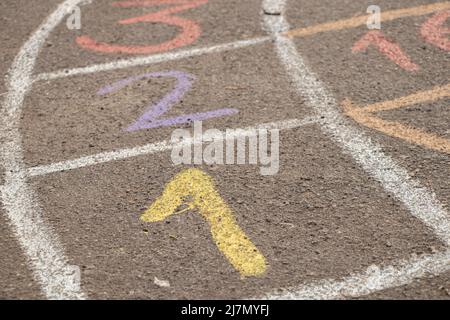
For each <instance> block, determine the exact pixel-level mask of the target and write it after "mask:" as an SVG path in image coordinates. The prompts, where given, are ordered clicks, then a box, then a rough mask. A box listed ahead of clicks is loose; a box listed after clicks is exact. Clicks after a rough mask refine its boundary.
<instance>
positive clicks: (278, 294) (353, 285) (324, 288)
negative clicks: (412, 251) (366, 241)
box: [255, 251, 450, 300]
mask: <svg viewBox="0 0 450 320" xmlns="http://www.w3.org/2000/svg"><path fill="white" fill-rule="evenodd" d="M448 271H450V251H446V252H442V253H437V254H433V255H426V256H422V257H420V258H412V259H410V260H407V261H402V262H399V263H396V265H395V266H393V265H391V266H382V267H379V266H375V265H374V266H371V267H369V268H368V269H367V270H366V271H365V272H363V273H359V274H353V275H350V276H348V277H345V278H344V279H342V280H335V279H322V280H317V281H312V282H309V283H305V284H301V285H299V286H297V287H295V288H293V289H278V290H274V291H273V292H270V293H267V294H265V295H262V296H259V297H256V298H255V299H258V300H259V299H270V300H319V299H322V300H327V299H346V298H356V297H361V296H367V295H369V294H372V293H375V292H378V291H381V290H386V289H390V288H395V287H400V286H403V285H408V284H410V283H412V282H414V281H416V280H418V279H421V278H426V277H434V276H438V275H440V274H442V273H444V272H448Z"/></svg>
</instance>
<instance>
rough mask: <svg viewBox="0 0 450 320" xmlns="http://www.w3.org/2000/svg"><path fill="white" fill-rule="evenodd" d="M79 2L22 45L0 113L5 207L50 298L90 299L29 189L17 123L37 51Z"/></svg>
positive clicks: (70, 2) (68, 4)
mask: <svg viewBox="0 0 450 320" xmlns="http://www.w3.org/2000/svg"><path fill="white" fill-rule="evenodd" d="M80 1H83V0H66V1H64V2H63V3H62V4H61V5H59V6H58V8H57V9H56V10H55V11H54V12H53V13H52V14H51V15H50V16H49V17H48V18H47V19H46V21H45V22H44V23H43V24H42V25H41V26H40V27H39V28H38V29H37V30H36V31H35V32H34V33H33V34H32V36H31V37H30V38H29V40H28V41H27V42H26V43H25V44H24V45H23V46H22V48H21V49H20V52H19V53H18V55H17V56H16V58H15V59H14V62H13V64H12V66H11V68H10V70H9V75H10V77H9V80H8V84H7V90H8V91H7V95H6V97H5V99H4V101H3V103H2V108H1V110H0V121H1V127H0V136H1V140H2V144H1V147H0V151H1V154H0V156H1V159H2V164H3V166H4V169H5V184H4V186H3V187H2V188H1V191H2V192H1V198H2V202H3V206H4V209H5V212H6V216H7V218H8V222H9V223H10V225H11V227H12V229H13V231H14V234H15V236H16V238H17V240H18V242H19V244H20V246H21V248H22V249H23V251H24V253H25V255H26V257H27V259H28V261H29V263H30V265H31V267H32V269H33V275H34V277H35V279H36V281H37V282H38V283H39V284H40V285H41V289H42V291H43V293H44V295H45V296H46V297H47V298H48V299H84V298H86V295H85V294H84V293H83V292H82V290H81V288H80V284H79V283H78V282H77V280H78V278H77V274H76V270H75V269H74V268H73V267H72V266H70V265H69V264H68V260H67V258H66V257H65V254H64V250H63V247H62V246H61V244H60V242H59V240H58V237H57V236H56V234H55V233H54V232H53V230H52V229H51V228H50V227H49V226H48V225H47V223H46V222H45V220H44V218H43V216H42V211H41V208H40V207H39V205H38V203H37V196H36V195H35V193H34V192H33V190H32V188H31V187H29V186H28V184H27V181H26V174H25V172H26V169H25V166H24V164H23V154H22V147H21V146H22V139H21V135H20V131H19V123H20V114H21V107H22V105H23V101H24V98H25V96H26V94H27V93H28V92H29V90H31V86H32V71H33V68H34V65H35V62H36V58H37V56H38V54H39V50H40V48H41V46H42V44H43V43H44V41H45V40H46V38H47V37H48V35H49V34H50V32H51V31H52V30H53V29H54V28H55V27H56V26H57V25H58V24H59V23H60V22H61V21H62V20H63V18H64V17H65V16H66V14H67V13H68V12H69V11H71V9H72V8H73V7H74V6H76V5H78V4H79V3H80Z"/></svg>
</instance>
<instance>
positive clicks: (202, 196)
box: [141, 169, 267, 276]
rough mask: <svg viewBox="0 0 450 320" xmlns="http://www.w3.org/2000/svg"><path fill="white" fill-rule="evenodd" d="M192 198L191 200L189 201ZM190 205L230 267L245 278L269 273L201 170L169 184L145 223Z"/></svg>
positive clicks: (146, 215)
mask: <svg viewBox="0 0 450 320" xmlns="http://www.w3.org/2000/svg"><path fill="white" fill-rule="evenodd" d="M188 198H189V200H187V199H188ZM183 204H187V205H188V208H189V209H191V210H197V211H198V212H199V213H200V214H201V216H202V217H203V218H204V219H205V220H206V222H207V223H208V224H209V227H210V229H211V234H212V237H213V239H214V241H215V243H216V245H217V247H218V248H219V250H220V251H221V252H222V253H223V254H224V255H225V257H226V258H227V259H228V261H229V262H230V263H231V265H232V266H233V267H234V268H235V269H236V270H237V271H239V272H240V274H241V275H242V276H258V275H261V274H263V273H264V272H265V271H266V267H267V266H266V260H265V258H264V256H263V255H262V254H261V253H260V252H259V250H258V249H257V248H256V247H255V245H254V244H253V243H252V242H251V241H250V240H249V238H248V237H247V236H246V235H245V233H244V232H243V231H242V229H241V228H240V227H239V225H238V224H237V221H236V218H235V217H234V214H233V211H232V210H231V209H230V207H228V205H227V204H226V203H225V201H224V200H223V199H222V197H221V196H220V195H219V193H218V192H217V190H216V187H215V185H214V182H213V180H212V178H211V177H210V176H209V175H207V174H206V173H204V172H203V171H201V170H198V169H188V170H185V171H182V172H181V173H179V174H178V175H177V176H175V178H174V179H173V180H172V181H170V182H169V183H168V184H167V186H166V188H165V190H164V192H163V194H162V196H161V197H159V198H158V199H157V200H156V201H155V202H154V203H153V204H152V205H151V206H150V208H149V209H148V210H147V211H146V212H145V213H144V214H143V215H142V216H141V220H143V221H145V222H160V221H163V220H164V219H166V218H167V217H169V216H171V215H173V214H178V213H182V212H184V211H186V210H182V211H180V212H176V210H177V208H179V207H180V206H181V205H183Z"/></svg>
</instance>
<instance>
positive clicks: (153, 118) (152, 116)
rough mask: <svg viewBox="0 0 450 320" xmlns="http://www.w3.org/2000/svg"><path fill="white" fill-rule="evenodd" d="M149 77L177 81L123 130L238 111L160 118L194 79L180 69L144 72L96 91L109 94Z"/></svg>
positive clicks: (208, 117)
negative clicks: (172, 87) (162, 96)
mask: <svg viewBox="0 0 450 320" xmlns="http://www.w3.org/2000/svg"><path fill="white" fill-rule="evenodd" d="M151 78H175V79H177V83H176V86H175V88H174V89H173V90H172V91H171V92H170V93H168V94H167V95H166V96H165V97H164V98H162V99H161V100H160V101H159V102H158V103H156V104H154V105H150V106H148V107H147V108H146V110H145V112H144V114H143V115H142V116H141V117H140V118H139V119H138V120H137V121H136V122H135V123H133V124H132V125H131V126H129V127H128V128H127V129H125V131H128V132H133V131H138V130H144V129H154V128H158V127H166V126H174V125H177V124H183V123H191V122H193V121H203V120H207V119H211V118H218V117H223V116H228V115H233V114H236V113H238V112H239V110H237V109H229V108H226V109H217V110H213V111H209V112H201V113H193V114H187V115H181V116H178V117H173V118H168V119H162V118H161V116H162V115H163V114H164V113H166V112H167V111H169V110H170V109H171V108H172V106H173V105H175V104H176V103H178V102H179V101H180V99H181V98H183V96H184V95H185V94H186V93H187V92H188V91H189V90H190V89H191V87H192V82H193V81H194V80H195V77H194V76H193V75H192V74H189V73H185V72H181V71H167V72H154V73H146V74H143V75H140V76H135V77H131V78H127V79H124V80H120V81H118V82H116V83H114V84H112V85H109V86H107V87H104V88H102V89H100V90H99V91H98V94H99V95H106V94H110V93H113V92H116V91H118V90H120V89H122V88H123V87H125V86H127V85H129V84H131V83H133V82H135V81H139V80H143V79H151Z"/></svg>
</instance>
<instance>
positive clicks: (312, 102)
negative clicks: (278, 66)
mask: <svg viewBox="0 0 450 320" xmlns="http://www.w3.org/2000/svg"><path fill="white" fill-rule="evenodd" d="M285 5H286V0H264V1H263V9H264V8H267V9H266V10H263V12H264V11H265V12H276V13H279V15H264V13H262V14H263V23H264V28H265V29H266V30H267V31H268V32H269V35H272V36H273V37H274V38H275V46H276V51H277V54H278V56H279V58H280V61H281V62H282V64H283V65H284V67H285V69H286V72H287V73H288V74H289V76H290V77H291V79H292V80H293V83H294V85H295V87H296V89H297V91H298V92H299V93H300V94H301V95H302V96H303V97H305V98H306V102H307V103H308V105H309V106H310V107H311V108H312V109H313V110H315V112H316V113H317V114H318V115H320V116H322V118H323V119H322V120H323V121H321V123H322V130H323V131H324V133H325V134H327V135H329V136H330V137H331V138H332V139H333V140H334V141H335V142H336V143H337V144H338V145H339V146H341V148H342V149H343V150H344V152H345V153H347V154H349V155H351V156H352V157H353V158H354V159H355V161H356V162H357V163H359V164H360V165H361V167H362V168H363V169H364V170H365V171H366V172H367V173H369V174H370V175H371V176H372V177H374V178H375V179H376V180H378V182H379V183H381V185H382V186H383V188H384V189H385V190H386V191H387V192H389V193H391V194H393V195H394V196H395V198H396V199H398V200H399V201H401V202H402V203H403V204H404V205H405V206H406V208H407V209H408V210H409V211H410V212H411V214H412V215H413V216H414V217H416V218H418V219H419V220H421V221H422V222H423V223H424V224H425V225H427V226H428V227H429V228H431V230H432V231H433V232H434V234H435V235H436V236H437V237H438V238H439V239H440V240H441V241H443V243H444V244H445V245H446V246H447V247H449V246H450V221H449V214H448V212H447V211H446V210H445V209H444V207H443V205H442V204H441V203H440V202H439V200H438V199H437V197H436V195H435V194H434V193H433V192H432V191H431V190H428V189H427V188H426V187H424V186H422V185H421V184H420V183H419V182H418V181H416V180H413V179H412V178H411V177H410V176H409V174H408V172H407V170H405V169H404V168H402V167H401V166H399V165H398V164H397V163H396V162H395V161H394V160H393V159H392V158H391V157H389V156H387V155H385V154H384V153H383V152H382V149H381V147H380V146H379V145H377V144H375V143H373V142H372V141H371V139H370V138H369V137H367V136H366V135H365V134H364V133H363V132H361V131H360V130H359V129H357V128H354V127H352V126H351V125H350V124H349V121H348V120H347V119H346V118H345V117H344V116H343V115H342V114H341V112H340V111H339V105H338V103H337V102H336V101H335V99H334V97H333V96H332V94H331V93H329V92H328V90H327V89H326V86H325V84H323V83H322V82H321V81H320V80H319V78H318V77H317V76H316V75H315V74H314V73H313V72H312V71H311V70H310V68H309V67H308V66H307V65H306V63H305V62H304V60H303V58H302V57H301V55H300V54H299V53H298V51H297V48H296V46H295V43H294V42H293V41H292V40H291V39H289V38H287V37H285V36H283V35H282V34H281V33H282V32H285V31H287V30H289V24H288V23H287V21H286V20H285V18H284V9H285ZM446 255H447V256H445V255H444V256H445V258H444V260H445V261H448V260H446V259H448V253H446ZM435 257H437V258H439V257H440V256H439V255H436V256H435ZM427 261H428V260H427ZM418 266H421V264H420V263H419V264H418ZM392 268H393V267H389V270H395V271H396V272H395V274H400V275H402V277H397V280H398V281H397V280H395V279H394V280H393V279H391V280H390V281H387V280H386V279H390V278H389V274H384V273H382V272H381V273H380V274H379V275H378V276H376V278H375V279H373V278H370V280H371V281H372V282H373V281H378V282H379V285H378V286H377V287H376V288H375V289H373V290H371V289H370V288H367V290H368V291H367V290H366V291H365V292H369V291H370V292H374V291H376V290H378V289H377V288H381V287H382V288H388V287H390V286H397V285H401V284H405V283H408V281H409V280H412V278H411V277H409V273H408V272H409V271H408V270H410V269H411V268H413V269H414V266H413V265H411V266H410V265H408V264H407V265H406V266H405V268H403V269H402V268H400V269H395V268H394V269H392ZM434 268H435V269H434ZM442 270H443V268H440V267H439V265H436V267H433V265H430V266H429V268H428V270H427V271H428V272H432V271H435V272H434V273H435V274H439V273H440V272H442ZM358 279H359V282H358V281H357V284H359V285H361V284H362V285H364V284H365V282H364V279H363V277H359V278H358ZM409 282H410V281H409ZM350 284H351V283H350ZM341 285H342V283H341V282H334V281H331V282H330V283H328V285H327V286H326V288H327V289H325V290H324V289H323V287H320V286H319V287H317V288H316V287H314V286H312V287H311V286H309V287H308V286H307V287H302V286H299V287H296V288H291V289H285V291H284V294H282V295H277V296H273V298H285V299H289V298H293V297H297V296H305V294H306V295H309V296H314V297H315V298H327V297H328V293H330V294H331V293H332V292H334V291H338V290H339V287H340V286H341ZM358 288H359V289H358ZM316 289H317V290H316ZM351 289H352V288H351V287H350V288H347V290H350V291H351ZM305 290H307V291H306V292H305ZM355 290H356V291H358V290H359V292H361V288H360V286H359V287H355ZM268 297H269V298H272V296H270V295H269V296H268Z"/></svg>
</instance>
